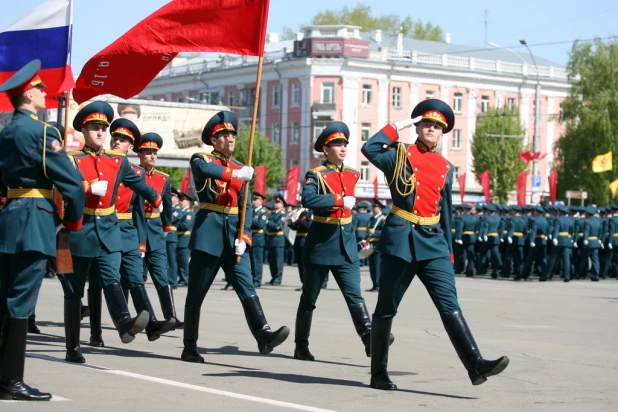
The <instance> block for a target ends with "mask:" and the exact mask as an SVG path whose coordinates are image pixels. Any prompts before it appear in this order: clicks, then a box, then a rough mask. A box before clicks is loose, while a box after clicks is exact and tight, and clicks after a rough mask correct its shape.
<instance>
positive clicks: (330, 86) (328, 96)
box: [322, 82, 335, 103]
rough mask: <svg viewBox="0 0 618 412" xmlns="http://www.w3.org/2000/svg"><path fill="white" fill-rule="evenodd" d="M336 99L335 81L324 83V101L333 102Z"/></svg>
mask: <svg viewBox="0 0 618 412" xmlns="http://www.w3.org/2000/svg"><path fill="white" fill-rule="evenodd" d="M334 101H335V83H333V82H326V83H322V103H333V102H334Z"/></svg>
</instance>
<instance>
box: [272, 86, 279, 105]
mask: <svg viewBox="0 0 618 412" xmlns="http://www.w3.org/2000/svg"><path fill="white" fill-rule="evenodd" d="M280 103H281V102H280V96H279V85H277V86H273V107H279V104H280Z"/></svg>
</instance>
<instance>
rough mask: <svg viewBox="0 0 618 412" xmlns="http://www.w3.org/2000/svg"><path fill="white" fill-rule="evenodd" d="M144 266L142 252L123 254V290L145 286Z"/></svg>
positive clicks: (121, 276)
mask: <svg viewBox="0 0 618 412" xmlns="http://www.w3.org/2000/svg"><path fill="white" fill-rule="evenodd" d="M143 265H144V262H142V252H140V251H139V249H133V250H130V251H128V252H122V253H121V257H120V284H121V285H122V289H124V290H127V289H132V288H134V287H135V286H139V285H143V284H144V278H143V276H142V270H143V269H142V268H143Z"/></svg>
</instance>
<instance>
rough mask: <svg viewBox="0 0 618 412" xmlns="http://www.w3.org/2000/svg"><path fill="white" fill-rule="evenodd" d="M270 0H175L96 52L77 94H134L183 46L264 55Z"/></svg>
mask: <svg viewBox="0 0 618 412" xmlns="http://www.w3.org/2000/svg"><path fill="white" fill-rule="evenodd" d="M268 6H269V0H174V1H171V2H169V3H167V4H166V5H165V6H163V7H161V8H160V9H159V10H157V11H156V12H154V13H153V14H151V15H150V16H148V17H146V18H145V19H144V20H142V21H141V22H139V23H138V24H137V25H135V26H134V27H133V28H132V29H130V30H129V31H128V32H127V33H125V34H124V35H122V36H121V37H120V38H119V39H118V40H116V41H115V42H113V43H112V44H110V45H109V46H107V47H106V48H105V49H103V50H101V51H100V52H99V53H97V54H96V55H95V56H94V57H92V58H91V59H90V60H88V62H87V63H86V65H85V66H84V68H83V69H82V72H81V74H80V76H79V78H78V79H77V85H76V88H75V90H74V91H73V97H74V98H75V100H76V101H77V102H78V103H83V102H84V101H86V100H89V99H91V98H93V97H95V96H99V95H101V94H107V93H109V94H113V95H115V96H119V97H122V98H124V99H128V98H130V97H133V96H135V95H136V94H138V93H139V92H141V91H142V90H144V88H145V87H146V86H147V85H148V83H150V81H151V80H152V79H154V77H155V76H156V75H157V74H158V73H159V72H160V71H161V70H162V69H163V68H165V66H167V65H168V64H169V63H170V62H171V61H172V60H173V59H174V57H176V55H177V54H178V53H180V52H223V53H234V54H241V55H251V56H262V55H263V54H264V41H265V36H266V23H267V21H268Z"/></svg>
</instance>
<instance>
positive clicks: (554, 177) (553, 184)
mask: <svg viewBox="0 0 618 412" xmlns="http://www.w3.org/2000/svg"><path fill="white" fill-rule="evenodd" d="M547 181H548V183H549V200H551V203H552V204H553V205H555V204H556V197H557V194H558V171H557V170H556V169H554V170H552V171H551V173H550V174H549V177H548V178H547Z"/></svg>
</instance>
